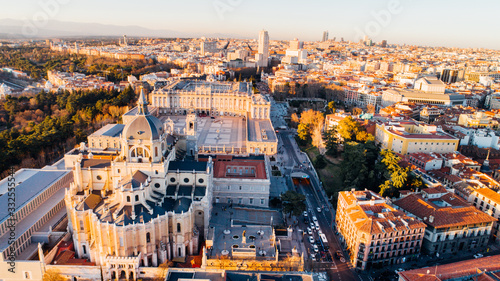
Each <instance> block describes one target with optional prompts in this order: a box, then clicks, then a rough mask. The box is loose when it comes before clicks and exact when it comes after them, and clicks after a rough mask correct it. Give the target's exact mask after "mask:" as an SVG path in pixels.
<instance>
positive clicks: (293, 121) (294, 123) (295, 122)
mask: <svg viewBox="0 0 500 281" xmlns="http://www.w3.org/2000/svg"><path fill="white" fill-rule="evenodd" d="M291 121H292V123H293V125H295V126H296V125H297V124H299V123H300V120H299V116H297V113H293V114H292V116H291Z"/></svg>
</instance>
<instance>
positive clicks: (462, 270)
mask: <svg viewBox="0 0 500 281" xmlns="http://www.w3.org/2000/svg"><path fill="white" fill-rule="evenodd" d="M499 270H500V255H496V256H491V257H484V258H479V259H471V260H466V261H461V262H455V263H450V264H443V265H438V266H432V267H424V268H418V269H413V270H408V271H403V272H400V273H399V277H400V279H399V280H404V281H428V280H429V281H444V280H450V279H454V278H464V277H470V279H463V280H498V276H499V272H498V271H499ZM473 276H477V277H476V278H477V279H472V277H473Z"/></svg>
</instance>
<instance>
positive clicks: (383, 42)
mask: <svg viewBox="0 0 500 281" xmlns="http://www.w3.org/2000/svg"><path fill="white" fill-rule="evenodd" d="M380 45H381V46H382V48H386V47H387V40H382V43H381V44H380Z"/></svg>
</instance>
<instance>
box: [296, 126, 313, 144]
mask: <svg viewBox="0 0 500 281" xmlns="http://www.w3.org/2000/svg"><path fill="white" fill-rule="evenodd" d="M309 127H310V126H309V124H303V123H300V124H299V128H298V129H297V134H298V137H299V139H300V140H301V141H302V142H303V143H306V142H308V141H309V138H310V136H311V135H310V133H309V130H310V129H309Z"/></svg>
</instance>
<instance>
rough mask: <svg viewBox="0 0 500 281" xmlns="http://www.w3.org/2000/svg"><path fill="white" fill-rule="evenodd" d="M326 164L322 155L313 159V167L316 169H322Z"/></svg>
mask: <svg viewBox="0 0 500 281" xmlns="http://www.w3.org/2000/svg"><path fill="white" fill-rule="evenodd" d="M327 164H328V163H327V162H326V159H325V156H323V155H321V154H320V155H318V156H316V159H314V167H315V168H316V169H323V168H325V167H326V165H327Z"/></svg>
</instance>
